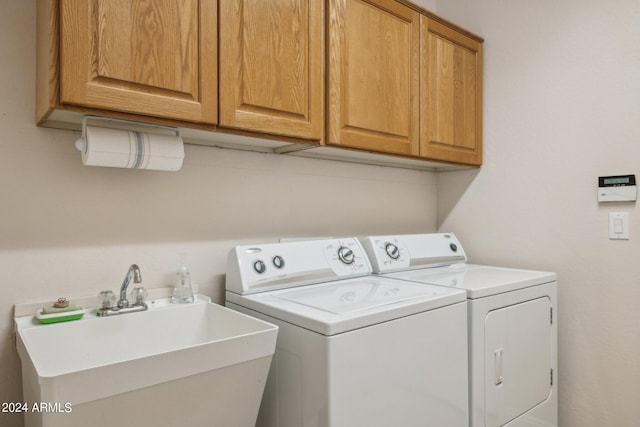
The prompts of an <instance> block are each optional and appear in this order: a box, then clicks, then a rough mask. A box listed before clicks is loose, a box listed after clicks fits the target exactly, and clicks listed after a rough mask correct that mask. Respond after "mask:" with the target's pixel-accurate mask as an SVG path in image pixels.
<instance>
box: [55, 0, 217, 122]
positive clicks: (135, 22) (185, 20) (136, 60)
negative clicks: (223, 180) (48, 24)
mask: <svg viewBox="0 0 640 427" xmlns="http://www.w3.org/2000/svg"><path fill="white" fill-rule="evenodd" d="M59 25H60V103H61V104H73V105H77V106H82V107H90V108H98V109H104V110H111V111H119V112H127V113H134V114H140V115H149V116H154V117H160V118H168V119H176V120H182V121H193V122H202V123H216V119H217V62H216V60H217V38H216V37H217V33H216V28H217V7H216V1H215V0H201V1H198V0H155V1H150V0H61V1H60V21H59Z"/></svg>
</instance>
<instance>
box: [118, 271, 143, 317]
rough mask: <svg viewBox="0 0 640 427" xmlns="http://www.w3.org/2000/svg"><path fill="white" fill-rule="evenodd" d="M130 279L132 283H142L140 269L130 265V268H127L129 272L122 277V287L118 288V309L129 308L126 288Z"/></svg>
mask: <svg viewBox="0 0 640 427" xmlns="http://www.w3.org/2000/svg"><path fill="white" fill-rule="evenodd" d="M132 277H133V282H134V283H141V282H142V274H141V273H140V267H138V266H137V265H136V264H131V267H129V270H128V271H127V275H126V276H124V280H123V281H122V286H120V299H119V300H118V308H125V307H129V301H127V288H128V287H129V282H131V278H132Z"/></svg>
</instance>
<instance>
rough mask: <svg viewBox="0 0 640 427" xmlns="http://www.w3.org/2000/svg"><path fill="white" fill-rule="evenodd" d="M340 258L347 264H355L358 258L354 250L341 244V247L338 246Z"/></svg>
mask: <svg viewBox="0 0 640 427" xmlns="http://www.w3.org/2000/svg"><path fill="white" fill-rule="evenodd" d="M338 258H340V261H342V262H343V263H344V264H347V265H348V264H353V261H355V259H356V257H355V255H354V254H353V251H352V250H351V249H349V248H348V247H346V246H340V248H338Z"/></svg>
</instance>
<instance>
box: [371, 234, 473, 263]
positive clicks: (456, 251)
mask: <svg viewBox="0 0 640 427" xmlns="http://www.w3.org/2000/svg"><path fill="white" fill-rule="evenodd" d="M361 241H362V245H363V247H364V249H365V251H366V252H367V255H368V257H369V260H370V261H371V266H372V268H373V272H374V273H390V272H393V271H400V270H410V269H415V268H427V267H436V266H441V265H449V264H455V263H458V262H465V261H466V260H467V256H466V255H465V253H464V250H463V249H462V245H461V244H460V242H459V241H458V239H457V238H456V236H455V235H454V234H453V233H433V234H405V235H398V236H368V237H364V238H362V239H361Z"/></svg>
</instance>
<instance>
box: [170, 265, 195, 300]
mask: <svg viewBox="0 0 640 427" xmlns="http://www.w3.org/2000/svg"><path fill="white" fill-rule="evenodd" d="M180 258H181V263H180V264H181V265H180V268H178V271H176V284H175V287H174V288H173V295H172V296H171V302H172V303H173V304H188V303H191V302H193V301H194V297H193V289H192V288H191V275H190V274H189V269H188V268H187V262H186V261H187V254H185V253H182V254H180Z"/></svg>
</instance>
